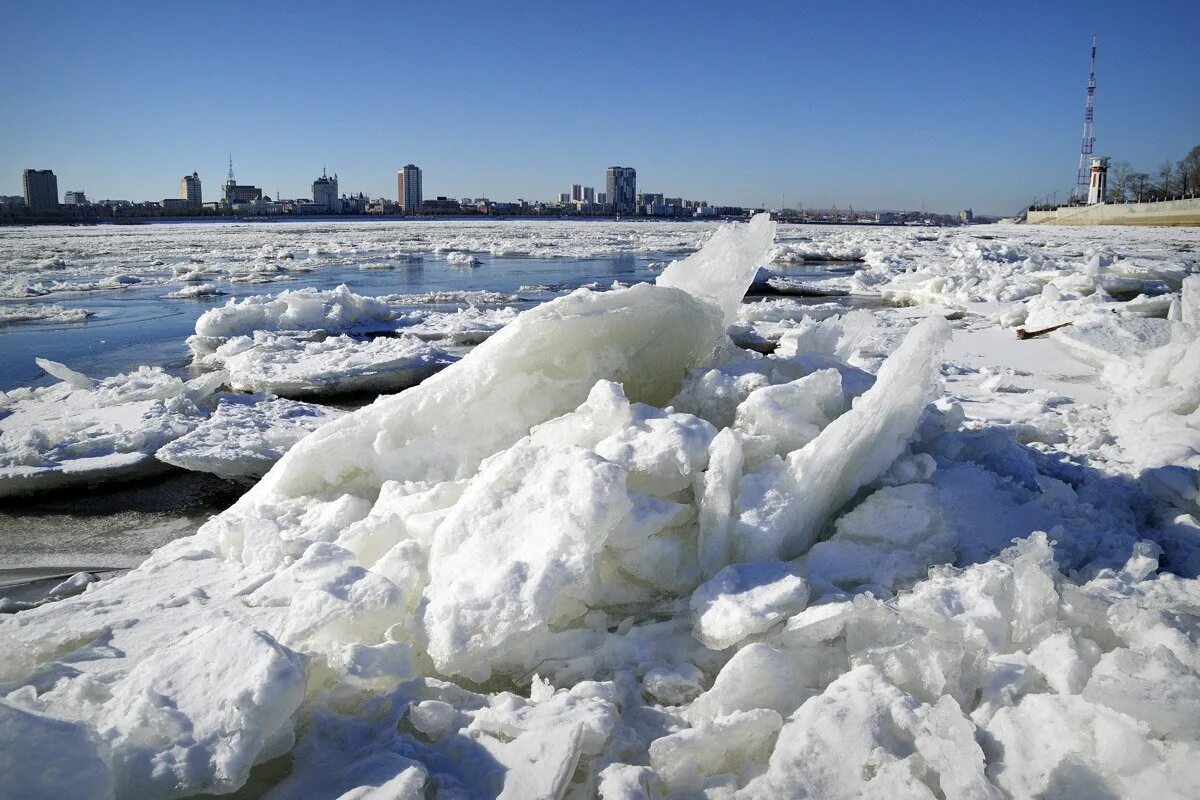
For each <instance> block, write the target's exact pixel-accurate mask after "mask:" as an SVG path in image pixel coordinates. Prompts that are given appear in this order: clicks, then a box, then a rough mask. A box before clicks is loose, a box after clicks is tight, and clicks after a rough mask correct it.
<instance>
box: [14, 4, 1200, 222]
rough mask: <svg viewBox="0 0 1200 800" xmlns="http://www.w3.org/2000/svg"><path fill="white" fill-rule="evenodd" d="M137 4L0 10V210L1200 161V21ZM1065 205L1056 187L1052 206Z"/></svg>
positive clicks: (1002, 206) (742, 7) (930, 198)
mask: <svg viewBox="0 0 1200 800" xmlns="http://www.w3.org/2000/svg"><path fill="white" fill-rule="evenodd" d="M367 5H368V4H365V3H336V2H335V3H329V2H323V3H308V2H297V1H293V2H286V3H276V2H253V3H250V2H245V3H236V4H235V3H181V2H164V3H144V4H143V3H138V4H131V3H125V2H120V1H119V0H118V1H117V2H95V0H88V2H70V3H68V2H52V1H51V2H46V3H32V2H30V3H24V2H17V0H11V1H10V2H6V3H5V4H4V10H3V12H2V13H0V18H2V20H3V24H2V25H0V76H2V77H0V109H2V113H0V194H18V193H19V191H20V171H21V169H23V168H25V167H38V168H45V167H49V168H52V169H54V170H55V172H56V173H57V174H58V185H59V189H60V190H66V189H83V190H85V191H86V192H87V193H88V196H89V197H90V198H93V199H99V198H121V199H133V200H141V199H161V198H163V197H174V196H177V193H178V181H179V177H180V176H181V175H183V174H184V173H191V172H192V170H198V171H199V172H200V175H201V178H202V180H203V182H204V189H205V199H212V198H215V197H216V193H217V187H218V185H219V183H220V182H221V181H223V180H224V178H225V172H226V158H227V155H228V154H229V153H232V154H233V158H234V166H235V168H236V171H237V177H238V179H239V181H241V182H245V183H253V184H255V185H258V186H262V187H263V188H264V189H265V190H266V192H267V193H268V194H270V195H272V196H274V195H275V193H276V191H277V190H278V191H281V192H282V193H283V195H284V196H286V197H295V196H306V195H308V194H309V192H310V184H311V182H312V180H313V178H315V177H317V176H319V175H320V174H321V168H322V166H327V167H328V168H329V171H330V172H331V173H332V172H335V171H336V172H337V173H338V174H339V176H340V188H341V190H342V192H358V191H364V192H366V193H367V194H370V195H373V196H374V195H387V196H394V195H395V172H396V169H397V168H399V167H401V166H403V165H404V164H405V163H407V162H410V161H411V162H413V163H416V164H418V165H419V166H421V167H422V168H423V170H424V186H425V194H426V196H427V197H429V196H433V195H438V194H444V195H449V196H454V197H461V196H466V195H470V196H488V197H491V198H493V199H513V198H516V197H518V196H521V197H525V198H533V199H550V198H553V197H554V196H556V195H557V193H558V192H560V191H564V190H566V188H567V187H568V185H569V184H570V183H573V182H580V183H584V184H590V185H596V186H601V185H602V183H603V175H604V168H605V167H606V166H608V165H610V164H621V165H625V164H628V165H631V166H634V167H636V168H637V170H638V188H639V189H642V190H646V191H662V192H665V193H667V194H670V195H683V196H686V197H696V198H703V199H708V200H710V201H713V202H717V203H728V204H745V205H756V204H766V205H768V206H777V205H778V204H779V202H780V198H781V196H786V199H787V203H788V204H789V205H796V204H797V203H802V204H803V205H804V206H806V207H828V206H830V205H832V204H834V203H836V204H838V205H839V207H842V208H844V207H846V206H847V205H849V204H853V205H854V206H855V207H857V208H919V207H921V206H922V205H926V206H928V207H929V208H930V209H931V210H946V211H950V210H955V209H958V208H965V207H972V208H974V209H976V210H977V211H982V212H1012V211H1014V210H1016V209H1018V208H1019V207H1021V206H1022V205H1023V204H1026V203H1028V202H1029V201H1030V199H1032V197H1033V196H1034V195H1035V194H1038V195H1040V194H1046V193H1048V192H1050V191H1052V190H1054V189H1065V188H1068V187H1069V186H1070V185H1071V183H1072V181H1073V176H1074V170H1075V165H1076V160H1077V154H1078V148H1079V138H1080V134H1081V126H1082V107H1083V99H1084V83H1085V81H1086V70H1087V51H1088V47H1089V45H1090V40H1091V36H1092V34H1093V33H1095V34H1096V35H1097V36H1098V37H1099V39H1100V63H1099V69H1098V73H1099V75H1098V81H1099V89H1098V91H1097V101H1096V131H1097V138H1098V142H1097V151H1098V152H1100V153H1105V154H1110V155H1112V156H1113V157H1114V158H1117V159H1122V160H1128V161H1130V162H1133V163H1134V164H1135V166H1140V167H1141V168H1142V169H1144V170H1146V171H1148V172H1153V170H1154V169H1155V167H1156V166H1157V165H1158V164H1159V163H1161V162H1162V161H1163V159H1166V158H1170V159H1172V160H1178V159H1179V158H1181V157H1182V156H1183V155H1184V154H1185V153H1186V152H1187V150H1189V149H1190V148H1191V147H1192V146H1194V145H1196V144H1200V41H1198V40H1197V35H1198V32H1200V2H1195V0H1193V1H1192V2H1164V3H1137V2H1129V1H1128V0H1126V1H1125V2H1120V3H1108V2H1095V3H1079V4H1076V3H1061V2H1059V3H1051V2H1039V3H1028V4H1026V3H1014V2H1008V3H999V4H980V3H973V2H972V3H965V2H953V3H949V2H948V3H900V2H889V3H882V2H881V3H872V2H856V3H819V4H818V3H808V2H800V0H797V1H796V2H790V3H746V4H740V3H737V4H735V3H727V2H694V3H683V2H654V3H648V2H634V3H577V2H570V3H568V2H557V3H530V4H526V3H496V2H484V3H478V4H475V3H471V2H461V1H460V2H455V3H421V2H411V3H408V2H405V3H379V4H374V5H375V7H374V8H371V9H368V8H367ZM1060 196H1061V195H1060Z"/></svg>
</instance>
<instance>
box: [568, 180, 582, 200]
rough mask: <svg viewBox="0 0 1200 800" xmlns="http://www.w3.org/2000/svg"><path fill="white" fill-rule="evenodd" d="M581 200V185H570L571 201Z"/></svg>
mask: <svg viewBox="0 0 1200 800" xmlns="http://www.w3.org/2000/svg"><path fill="white" fill-rule="evenodd" d="M582 199H583V185H582V184H578V183H572V184H571V200H582Z"/></svg>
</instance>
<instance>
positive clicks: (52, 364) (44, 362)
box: [33, 358, 96, 389]
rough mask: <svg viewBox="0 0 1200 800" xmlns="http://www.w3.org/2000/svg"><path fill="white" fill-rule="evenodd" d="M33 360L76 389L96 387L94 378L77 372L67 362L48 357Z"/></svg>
mask: <svg viewBox="0 0 1200 800" xmlns="http://www.w3.org/2000/svg"><path fill="white" fill-rule="evenodd" d="M33 361H34V363H35V364H37V365H38V366H39V367H41V368H42V369H44V370H45V371H46V372H48V373H50V374H51V375H53V376H54V377H56V378H58V379H59V380H60V381H62V382H63V383H66V384H69V385H71V386H74V387H75V388H76V389H94V388H95V387H96V382H95V381H94V380H92V379H91V378H89V377H88V376H87V375H84V374H83V373H82V372H76V371H75V370H73V369H71V368H70V367H68V366H67V365H66V364H62V363H59V362H58V361H51V360H49V359H47V358H35V359H34V360H33Z"/></svg>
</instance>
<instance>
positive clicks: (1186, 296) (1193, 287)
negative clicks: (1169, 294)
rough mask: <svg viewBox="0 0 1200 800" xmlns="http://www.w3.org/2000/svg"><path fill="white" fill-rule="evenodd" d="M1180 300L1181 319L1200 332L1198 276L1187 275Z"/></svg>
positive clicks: (1199, 278)
mask: <svg viewBox="0 0 1200 800" xmlns="http://www.w3.org/2000/svg"><path fill="white" fill-rule="evenodd" d="M1180 300H1181V301H1182V302H1181V304H1180V305H1181V308H1180V317H1181V319H1182V320H1183V322H1185V323H1187V324H1188V325H1191V326H1192V327H1193V328H1196V329H1198V330H1200V275H1189V276H1188V277H1186V278H1184V279H1183V287H1182V291H1181V292H1180Z"/></svg>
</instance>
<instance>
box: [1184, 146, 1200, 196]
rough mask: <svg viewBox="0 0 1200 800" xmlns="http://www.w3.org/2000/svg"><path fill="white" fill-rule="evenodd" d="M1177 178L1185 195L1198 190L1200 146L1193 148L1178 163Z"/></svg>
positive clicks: (1199, 185) (1199, 186)
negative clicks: (1181, 183) (1179, 179)
mask: <svg viewBox="0 0 1200 800" xmlns="http://www.w3.org/2000/svg"><path fill="white" fill-rule="evenodd" d="M1179 177H1180V178H1181V179H1182V181H1183V191H1184V192H1185V193H1186V192H1195V191H1198V190H1200V144H1198V145H1196V146H1195V147H1193V148H1192V149H1191V150H1190V151H1189V152H1188V154H1187V155H1186V156H1184V157H1183V160H1182V161H1180V162H1179Z"/></svg>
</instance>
